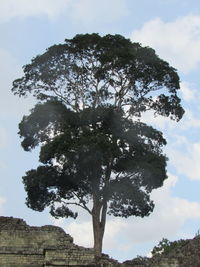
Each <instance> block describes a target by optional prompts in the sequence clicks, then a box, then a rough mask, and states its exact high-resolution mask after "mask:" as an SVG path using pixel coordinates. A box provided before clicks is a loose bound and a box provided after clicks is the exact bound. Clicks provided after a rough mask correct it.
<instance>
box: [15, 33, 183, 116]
mask: <svg viewBox="0 0 200 267" xmlns="http://www.w3.org/2000/svg"><path fill="white" fill-rule="evenodd" d="M24 73H25V75H24V77H22V78H20V79H17V80H15V81H14V83H13V89H12V90H13V92H14V94H18V95H19V96H25V95H27V94H28V93H32V94H33V95H34V96H35V97H36V98H37V99H39V100H40V101H44V100H47V99H51V98H52V97H55V98H56V99H57V100H61V101H62V102H63V103H65V105H66V106H67V107H68V108H70V109H72V110H75V111H80V110H82V109H84V108H97V107H99V106H104V107H106V106H108V105H112V106H114V107H116V108H118V109H125V110H126V112H127V113H129V115H134V116H140V115H141V113H142V112H145V111H146V110H149V109H152V110H154V112H155V114H160V115H163V116H170V117H171V118H172V119H175V120H179V119H180V118H181V117H182V115H183V112H184V111H183V109H182V107H181V105H180V99H179V97H178V96H177V90H178V89H179V77H178V75H177V73H176V71H175V69H174V68H172V67H170V66H169V64H168V63H167V62H165V61H163V60H161V59H160V58H159V57H158V56H157V55H156V54H155V51H154V50H153V49H151V48H149V47H142V46H141V45H140V44H139V43H132V42H131V41H130V40H129V39H125V38H124V37H122V36H121V35H106V36H104V37H101V36H99V35H98V34H85V35H76V36H75V37H74V38H73V39H70V40H69V39H66V40H65V43H64V44H59V45H54V46H52V47H50V48H48V49H47V51H46V52H45V53H44V54H43V55H39V56H37V57H35V58H34V59H33V60H32V62H31V64H28V65H26V66H24Z"/></svg>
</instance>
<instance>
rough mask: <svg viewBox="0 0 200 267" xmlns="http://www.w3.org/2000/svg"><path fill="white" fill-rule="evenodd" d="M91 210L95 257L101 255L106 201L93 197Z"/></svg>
mask: <svg viewBox="0 0 200 267" xmlns="http://www.w3.org/2000/svg"><path fill="white" fill-rule="evenodd" d="M93 200H94V203H93V210H92V223H93V234H94V251H95V256H96V257H97V258H99V257H101V253H102V245H103V236H104V230H105V223H106V211H107V202H104V203H100V201H99V200H98V199H97V198H96V197H94V198H93Z"/></svg>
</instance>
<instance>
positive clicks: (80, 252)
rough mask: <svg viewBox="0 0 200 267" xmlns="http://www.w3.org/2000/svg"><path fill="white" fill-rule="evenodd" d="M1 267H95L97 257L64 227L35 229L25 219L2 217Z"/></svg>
mask: <svg viewBox="0 0 200 267" xmlns="http://www.w3.org/2000/svg"><path fill="white" fill-rule="evenodd" d="M0 266H4V267H19V266H21V267H25V266H26V267H28V266H32V267H33V266H34V267H44V266H48V267H53V266H54V267H55V266H59V267H61V266H63V267H64V266H95V258H94V253H93V250H92V249H86V248H83V247H79V246H76V245H74V244H73V239H72V237H71V236H70V235H68V234H66V233H65V232H64V230H62V229H61V228H60V227H56V226H42V227H31V226H29V225H27V224H26V222H25V221H23V220H22V219H17V218H13V217H0Z"/></svg>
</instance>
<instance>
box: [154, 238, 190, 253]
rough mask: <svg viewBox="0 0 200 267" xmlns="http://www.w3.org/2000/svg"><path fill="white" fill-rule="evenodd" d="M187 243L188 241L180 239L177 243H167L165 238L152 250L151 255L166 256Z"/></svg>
mask: <svg viewBox="0 0 200 267" xmlns="http://www.w3.org/2000/svg"><path fill="white" fill-rule="evenodd" d="M187 243H188V240H184V239H180V240H178V241H173V242H172V241H169V240H168V239H166V238H163V239H162V240H161V241H160V242H159V243H158V245H157V246H155V247H154V248H153V250H152V252H151V253H152V255H153V256H156V255H167V254H169V253H170V252H171V251H173V250H174V249H176V248H179V247H182V246H184V245H185V244H187Z"/></svg>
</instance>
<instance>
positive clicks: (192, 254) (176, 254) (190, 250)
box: [122, 236, 200, 267]
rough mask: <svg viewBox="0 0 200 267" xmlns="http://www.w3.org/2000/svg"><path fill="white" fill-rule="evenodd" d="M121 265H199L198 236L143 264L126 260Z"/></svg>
mask: <svg viewBox="0 0 200 267" xmlns="http://www.w3.org/2000/svg"><path fill="white" fill-rule="evenodd" d="M122 266H123V267H200V236H197V237H195V238H193V239H188V240H186V241H185V242H184V245H180V246H178V247H177V248H175V249H174V250H172V251H170V252H169V253H167V254H161V255H157V256H154V257H153V258H150V259H148V260H147V261H146V262H145V263H144V264H137V263H135V259H133V260H132V261H126V262H125V263H124V264H123V265H122Z"/></svg>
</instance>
